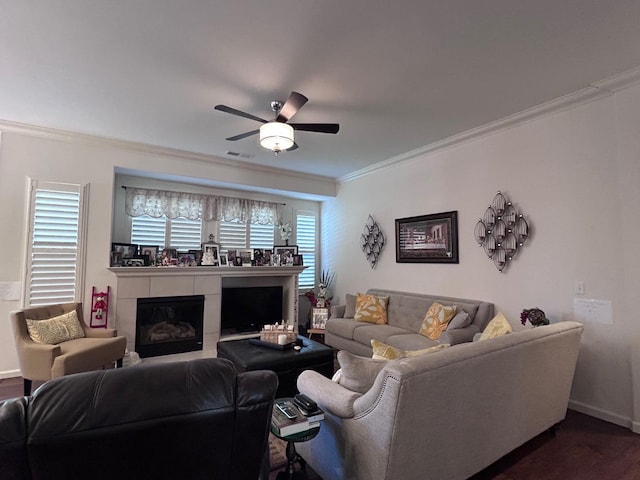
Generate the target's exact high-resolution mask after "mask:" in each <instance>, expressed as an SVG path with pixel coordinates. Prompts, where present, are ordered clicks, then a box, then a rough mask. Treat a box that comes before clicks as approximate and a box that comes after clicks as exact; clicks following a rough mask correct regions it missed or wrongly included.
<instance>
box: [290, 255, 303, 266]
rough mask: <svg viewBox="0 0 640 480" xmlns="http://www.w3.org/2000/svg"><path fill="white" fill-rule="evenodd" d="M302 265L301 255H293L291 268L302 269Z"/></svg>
mask: <svg viewBox="0 0 640 480" xmlns="http://www.w3.org/2000/svg"><path fill="white" fill-rule="evenodd" d="M303 265H304V259H303V258H302V255H294V256H293V266H294V267H302V266H303Z"/></svg>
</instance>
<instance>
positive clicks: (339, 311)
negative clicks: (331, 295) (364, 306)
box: [329, 305, 347, 318]
mask: <svg viewBox="0 0 640 480" xmlns="http://www.w3.org/2000/svg"><path fill="white" fill-rule="evenodd" d="M346 311H347V306H346V305H331V311H330V313H331V314H330V315H329V318H344V312H346Z"/></svg>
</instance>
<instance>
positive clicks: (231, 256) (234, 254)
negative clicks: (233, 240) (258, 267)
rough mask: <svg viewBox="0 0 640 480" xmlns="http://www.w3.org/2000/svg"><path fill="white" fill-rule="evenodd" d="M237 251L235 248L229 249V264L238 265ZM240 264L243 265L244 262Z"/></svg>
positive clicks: (231, 265)
mask: <svg viewBox="0 0 640 480" xmlns="http://www.w3.org/2000/svg"><path fill="white" fill-rule="evenodd" d="M237 256H238V255H237V252H236V250H235V249H232V250H227V264H228V265H229V266H230V267H235V266H236V257H237ZM240 266H242V264H240Z"/></svg>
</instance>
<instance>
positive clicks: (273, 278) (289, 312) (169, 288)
mask: <svg viewBox="0 0 640 480" xmlns="http://www.w3.org/2000/svg"><path fill="white" fill-rule="evenodd" d="M305 268H306V267H304V266H302V267H110V268H109V271H111V272H112V273H113V274H114V275H115V276H116V286H115V288H114V289H113V295H112V298H111V302H112V305H114V306H115V308H114V310H113V312H114V313H115V318H113V317H112V316H111V315H109V317H110V318H109V321H110V324H112V325H113V326H114V327H115V328H117V329H118V333H119V334H121V335H125V336H126V337H127V345H128V347H129V349H130V350H133V349H134V344H135V320H136V308H137V299H138V298H149V297H165V296H166V297H170V296H180V295H185V296H186V295H204V297H205V307H204V326H203V328H204V338H203V341H204V345H203V348H204V350H214V349H215V348H216V344H217V342H218V340H220V305H221V297H222V287H223V286H243V285H247V286H254V285H268V284H271V285H282V286H283V294H284V296H285V302H286V305H287V308H285V309H284V311H283V314H284V315H285V318H284V320H285V321H286V322H287V323H288V324H290V325H294V328H296V329H297V319H298V275H299V274H300V272H302V271H303V270H304V269H305Z"/></svg>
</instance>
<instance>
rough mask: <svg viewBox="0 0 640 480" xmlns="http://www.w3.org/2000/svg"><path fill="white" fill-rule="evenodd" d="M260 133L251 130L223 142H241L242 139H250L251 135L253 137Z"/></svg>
mask: <svg viewBox="0 0 640 480" xmlns="http://www.w3.org/2000/svg"><path fill="white" fill-rule="evenodd" d="M258 132H260V130H251V131H250V132H245V133H241V134H240V135H235V136H233V137H229V138H225V140H229V141H230V142H235V141H236V140H242V139H243V138H247V137H250V136H251V135H255V134H256V133H258Z"/></svg>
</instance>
